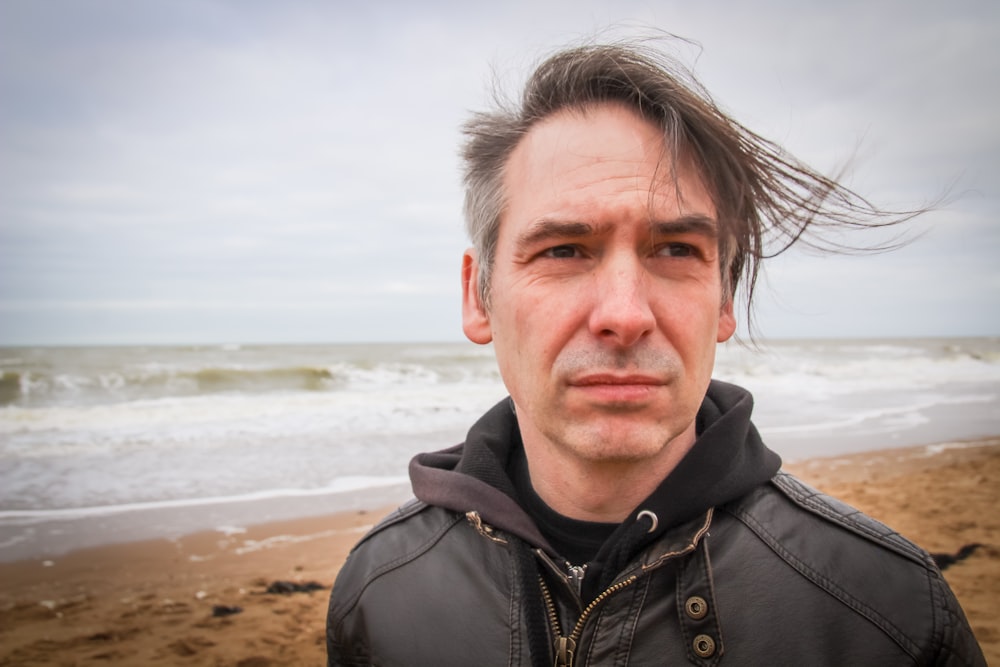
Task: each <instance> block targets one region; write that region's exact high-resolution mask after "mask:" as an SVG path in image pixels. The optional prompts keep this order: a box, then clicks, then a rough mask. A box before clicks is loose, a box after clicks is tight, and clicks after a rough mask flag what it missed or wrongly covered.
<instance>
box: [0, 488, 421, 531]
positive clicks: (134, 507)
mask: <svg viewBox="0 0 1000 667" xmlns="http://www.w3.org/2000/svg"><path fill="white" fill-rule="evenodd" d="M408 483H409V479H408V478H407V477H359V478H346V479H343V480H341V479H336V480H333V481H331V483H330V485H329V486H327V487H322V488H315V489H270V490H267V491H255V492H252V493H243V494H238V495H232V496H210V497H204V498H177V499H172V500H160V501H156V502H142V503H123V504H121V505H99V506H91V507H69V508H61V509H48V510H5V511H0V522H4V523H7V524H18V525H23V524H26V523H38V522H44V521H56V520H65V519H79V518H83V517H94V516H106V515H110V514H122V513H124V512H139V511H148V510H156V509H176V508H184V507H204V506H207V505H221V504H231V503H242V502H250V501H255V500H271V499H277V498H303V497H310V496H323V495H330V494H338V493H347V492H351V491H359V490H362V489H376V488H383V487H391V486H400V485H405V484H408Z"/></svg>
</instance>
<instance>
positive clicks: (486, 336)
mask: <svg viewBox="0 0 1000 667" xmlns="http://www.w3.org/2000/svg"><path fill="white" fill-rule="evenodd" d="M462 331H464V332H465V337H466V338H468V339H469V340H471V341H472V342H473V343H478V344H479V345H485V344H487V343H489V342H490V341H492V340H493V330H492V329H491V328H490V316H489V313H487V312H486V306H485V305H484V304H483V302H482V299H481V298H480V297H479V262H478V261H477V260H476V251H475V250H473V249H472V248H469V249H468V250H466V251H465V253H464V254H463V255H462Z"/></svg>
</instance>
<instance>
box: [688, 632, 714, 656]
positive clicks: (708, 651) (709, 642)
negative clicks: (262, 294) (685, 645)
mask: <svg viewBox="0 0 1000 667" xmlns="http://www.w3.org/2000/svg"><path fill="white" fill-rule="evenodd" d="M692 647H693V648H694V652H695V654H696V655H697V656H698V657H699V658H711V657H712V656H713V655H714V654H715V640H714V639H712V638H711V637H709V636H708V635H698V636H697V637H695V638H694V642H693V643H692Z"/></svg>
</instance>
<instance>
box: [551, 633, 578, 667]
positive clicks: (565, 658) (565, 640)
mask: <svg viewBox="0 0 1000 667" xmlns="http://www.w3.org/2000/svg"><path fill="white" fill-rule="evenodd" d="M575 652H576V642H575V641H573V640H572V639H570V638H569V637H560V638H559V639H557V640H556V662H555V667H573V655H574V653H575Z"/></svg>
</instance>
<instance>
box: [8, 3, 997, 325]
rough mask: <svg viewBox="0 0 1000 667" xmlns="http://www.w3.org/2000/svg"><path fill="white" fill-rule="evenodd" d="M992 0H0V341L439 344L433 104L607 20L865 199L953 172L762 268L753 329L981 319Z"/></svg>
mask: <svg viewBox="0 0 1000 667" xmlns="http://www.w3.org/2000/svg"><path fill="white" fill-rule="evenodd" d="M993 4H994V3H987V2H966V3H953V4H952V5H951V6H947V7H946V6H944V5H942V4H941V3H932V2H877V3H860V2H851V3H846V4H845V3H840V4H837V5H818V6H813V4H812V3H790V2H778V1H775V2H765V3H754V6H753V7H750V6H748V5H747V4H746V3H736V2H731V3H723V5H719V4H718V3H713V4H712V6H711V7H710V8H702V7H700V6H693V5H692V3H680V2H665V3H664V2H655V3H654V2H651V1H650V2H640V1H636V2H618V3H610V2H597V1H596V0H592V1H590V2H574V3H568V2H565V3H561V2H551V3H527V2H522V3H517V2H515V3H507V4H505V5H504V6H503V7H502V8H501V7H499V6H497V7H493V8H490V10H489V11H485V10H483V9H478V8H475V7H473V6H468V7H463V8H457V9H455V8H452V7H451V6H450V5H451V3H441V5H440V7H436V6H435V5H434V4H433V3H431V4H429V5H428V4H425V3H419V6H418V3H402V2H398V3H369V5H370V6H367V7H365V8H358V7H347V6H346V5H344V4H342V3H328V2H290V3H264V2H223V1H219V2H171V3H128V2H110V1H97V0H95V1H89V2H85V3H79V2H69V1H68V0H52V1H49V2H44V1H43V2H27V1H23V2H6V3H3V4H2V5H0V154H2V155H3V159H0V318H2V319H3V320H4V321H5V322H8V323H10V324H5V325H4V326H3V327H0V342H3V343H13V342H23V343H32V342H39V343H40V342H91V341H101V342H113V341H122V342H129V341H133V340H134V341H140V342H141V341H143V340H153V339H155V340H156V341H157V342H168V340H169V339H170V337H171V336H172V337H173V338H174V339H176V340H179V341H211V340H275V341H283V340H321V341H325V340H366V339H378V340H387V339H393V338H418V339H455V338H457V337H459V336H460V335H461V334H460V329H459V327H458V266H459V255H460V252H461V250H462V248H463V247H464V245H465V243H466V242H465V239H464V233H463V231H462V226H461V220H460V206H461V191H460V188H459V174H458V161H457V151H458V145H459V141H460V137H459V134H458V126H459V124H460V123H461V122H462V120H463V118H464V116H465V114H466V113H467V111H468V110H469V109H472V108H479V107H480V106H482V105H483V103H484V102H485V100H486V97H487V95H486V93H487V80H488V79H489V77H490V74H491V70H492V69H493V68H495V69H496V70H497V71H499V73H500V74H501V76H502V77H503V78H506V79H510V80H511V81H512V82H513V83H516V81H517V80H518V79H519V77H520V76H521V75H522V74H523V72H524V71H525V70H526V69H527V67H528V66H529V65H530V63H531V62H533V61H534V60H535V59H536V58H537V57H539V56H540V55H542V54H543V53H545V52H546V51H548V50H549V49H551V48H554V47H557V46H559V45H561V44H564V43H566V42H568V41H573V40H576V39H579V38H581V37H585V36H587V35H589V34H592V33H593V32H594V31H596V30H600V29H601V28H603V27H605V26H608V25H611V24H616V23H621V22H623V21H624V22H625V23H626V27H624V28H619V29H618V32H619V33H621V32H624V33H628V32H630V31H632V28H631V27H629V26H633V25H655V26H658V27H660V28H663V29H666V30H670V31H672V32H676V33H678V34H681V35H685V36H689V37H691V38H693V39H696V40H698V42H699V44H700V47H699V46H698V45H689V46H683V45H682V46H680V47H679V48H680V50H681V51H682V55H684V56H685V57H686V58H687V59H688V60H689V61H695V62H696V67H697V71H698V72H699V74H700V76H701V77H702V79H703V81H704V83H705V84H706V85H707V86H708V87H709V89H710V90H711V91H712V92H713V94H714V95H715V96H716V97H717V98H718V100H719V101H720V102H721V103H722V104H723V105H724V106H725V107H726V108H728V109H729V110H730V111H732V112H733V114H734V115H736V116H737V117H738V118H740V119H741V120H744V121H745V122H747V123H748V124H749V125H751V126H752V127H754V128H757V129H760V130H761V131H762V132H763V133H765V134H767V135H769V136H772V137H774V138H776V139H778V140H779V141H782V142H783V143H785V144H786V145H787V146H788V147H789V148H790V149H792V150H793V151H794V152H796V153H798V154H800V155H801V156H802V157H804V158H805V159H807V160H809V161H811V162H813V163H815V164H816V165H817V166H819V167H822V168H829V169H833V168H835V167H836V166H838V165H841V164H843V163H844V161H845V160H847V159H848V158H850V157H851V156H852V155H853V156H854V161H853V163H852V165H853V168H852V171H851V172H850V181H851V183H852V184H854V185H855V186H856V187H858V188H859V189H861V190H863V191H864V192H865V193H867V194H870V195H871V196H872V198H873V199H874V200H875V201H876V202H879V203H884V204H887V205H892V206H913V205H920V204H922V203H925V202H927V201H932V200H934V199H935V198H936V197H938V196H940V195H941V194H942V193H943V192H944V191H946V190H949V189H950V192H951V194H952V196H951V198H950V200H949V202H948V203H947V205H946V206H945V207H944V209H943V210H942V211H940V212H938V213H935V214H934V215H933V216H928V218H927V220H926V221H925V222H924V223H922V226H921V229H924V230H926V234H925V235H924V236H923V237H921V238H920V239H918V240H917V241H916V242H914V243H913V244H912V245H911V246H910V247H909V248H907V249H906V250H904V251H903V252H901V253H897V254H896V255H884V256H878V257H868V258H864V259H837V258H831V259H822V260H820V259H817V258H815V257H811V256H800V255H796V256H790V257H789V258H788V259H783V260H781V261H779V262H775V263H774V267H773V268H772V271H771V282H772V284H773V286H774V290H773V294H772V295H771V296H767V295H765V298H764V299H763V300H762V302H761V328H762V330H763V331H764V333H765V334H767V335H793V334H799V333H803V332H806V333H809V334H810V335H817V334H822V333H824V332H831V333H835V334H836V335H851V334H867V333H869V332H870V331H871V330H874V329H878V331H880V332H882V333H883V334H884V335H903V334H908V333H921V334H928V333H948V334H956V333H980V334H982V333H996V332H997V331H998V330H1000V320H998V317H1000V316H997V315H992V314H990V313H992V312H993V311H1000V308H996V307H995V306H997V305H1000V303H998V302H1000V298H998V297H1000V294H998V289H1000V287H998V283H1000V278H998V275H1000V270H998V268H996V263H995V261H993V258H994V257H996V256H997V254H998V253H1000V238H998V234H997V232H996V231H995V224H994V220H995V218H996V217H997V214H998V212H1000V190H998V186H997V183H1000V129H998V127H997V124H996V122H995V119H996V118H997V117H1000V101H998V99H997V98H998V95H1000V91H998V90H997V87H996V86H995V85H993V82H994V81H995V80H996V74H997V64H998V62H1000V58H998V57H997V56H998V53H997V47H996V44H998V43H1000V34H998V33H1000V20H998V18H1000V16H998V10H997V9H995V8H994V7H993ZM841 262H847V264H841ZM844 266H848V267H849V269H847V270H846V271H845V269H844V268H843V267H844ZM871 285H878V286H879V288H880V289H879V294H877V295H876V294H873V293H872V292H873V290H871V289H870V286H871ZM915 285H919V289H914V286H915ZM865 286H869V287H868V288H866V287H865ZM762 294H764V293H762ZM845 295H847V296H845ZM779 299H780V300H782V301H781V302H780V303H785V304H788V303H791V304H793V305H792V307H791V308H785V307H783V306H781V305H780V303H779ZM796 304H797V305H796ZM802 304H812V305H818V306H819V305H821V306H822V307H817V308H814V309H813V308H811V306H810V309H809V311H808V312H803V311H804V310H806V309H805V308H804V307H801V306H802ZM983 304H992V305H993V306H994V307H993V308H984V307H983ZM887 308H888V309H890V310H891V313H890V314H889V315H887ZM873 322H877V326H876V324H873Z"/></svg>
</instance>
